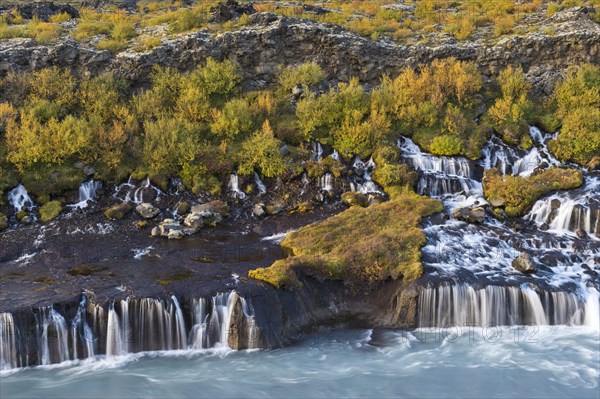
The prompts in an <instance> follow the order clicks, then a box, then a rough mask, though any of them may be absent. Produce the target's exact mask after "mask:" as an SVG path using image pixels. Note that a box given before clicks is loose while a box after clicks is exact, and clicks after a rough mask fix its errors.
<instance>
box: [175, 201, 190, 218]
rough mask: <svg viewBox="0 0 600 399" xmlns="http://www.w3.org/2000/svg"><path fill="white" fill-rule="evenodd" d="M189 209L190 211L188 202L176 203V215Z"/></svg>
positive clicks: (183, 213)
mask: <svg viewBox="0 0 600 399" xmlns="http://www.w3.org/2000/svg"><path fill="white" fill-rule="evenodd" d="M189 211H190V204H188V203H187V202H185V201H183V202H180V203H179V204H177V214H178V215H185V214H186V213H188V212H189Z"/></svg>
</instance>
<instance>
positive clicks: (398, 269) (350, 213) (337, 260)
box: [248, 189, 443, 289]
mask: <svg viewBox="0 0 600 399" xmlns="http://www.w3.org/2000/svg"><path fill="white" fill-rule="evenodd" d="M442 209H443V207H442V204H441V203H440V202H439V201H437V200H433V199H431V198H427V197H422V196H420V195H417V194H415V193H413V192H410V191H409V190H407V189H403V190H400V192H399V193H398V194H397V195H395V196H394V199H393V200H391V201H389V202H386V203H383V204H378V205H372V206H370V207H368V208H361V207H351V208H349V209H347V210H346V211H344V212H342V213H340V214H338V215H335V216H332V217H330V218H329V219H326V220H324V221H322V222H318V223H314V224H311V225H308V226H306V227H303V228H301V229H299V230H297V231H296V232H293V233H291V234H289V235H288V236H287V237H286V238H285V239H284V240H283V242H282V243H281V246H282V247H283V248H284V249H286V250H287V251H289V253H291V256H290V257H288V258H286V259H282V260H278V261H276V262H275V263H273V264H272V265H271V266H270V267H267V268H258V269H255V270H251V271H250V272H249V273H248V275H249V277H251V278H253V279H256V280H261V281H265V282H267V283H269V284H271V285H273V286H275V287H277V288H288V289H295V288H299V287H301V286H302V283H301V282H300V280H299V279H298V274H297V273H304V274H307V275H311V276H314V277H317V278H329V279H335V280H344V281H347V282H349V283H350V284H352V285H353V286H354V287H356V288H358V287H361V286H363V287H370V286H373V284H375V283H377V282H380V281H383V280H386V279H388V278H392V279H398V278H401V279H403V280H404V281H406V282H411V281H414V280H415V279H417V278H419V277H420V276H421V275H422V274H423V266H422V264H421V247H422V246H424V245H425V234H424V233H423V231H422V230H421V229H420V228H419V222H420V221H421V219H422V218H423V217H425V216H429V215H431V214H434V213H436V212H440V211H441V210H442Z"/></svg>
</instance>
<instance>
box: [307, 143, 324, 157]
mask: <svg viewBox="0 0 600 399" xmlns="http://www.w3.org/2000/svg"><path fill="white" fill-rule="evenodd" d="M310 153H311V156H310V158H311V159H312V160H313V161H320V160H321V158H323V147H322V146H321V143H319V142H318V141H311V142H310Z"/></svg>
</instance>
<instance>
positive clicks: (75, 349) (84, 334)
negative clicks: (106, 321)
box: [70, 295, 96, 359]
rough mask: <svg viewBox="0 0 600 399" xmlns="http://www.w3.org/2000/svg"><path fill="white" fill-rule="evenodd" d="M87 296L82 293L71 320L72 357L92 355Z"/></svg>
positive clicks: (92, 343)
mask: <svg viewBox="0 0 600 399" xmlns="http://www.w3.org/2000/svg"><path fill="white" fill-rule="evenodd" d="M86 313H87V298H86V297H85V295H82V299H81V302H80V303H79V308H78V309H77V314H76V315H75V317H74V318H73V321H72V322H71V331H70V332H71V345H72V355H73V359H80V358H86V357H93V356H94V355H95V352H96V351H95V349H94V334H93V332H92V329H91V327H90V326H89V324H88V322H87V317H86Z"/></svg>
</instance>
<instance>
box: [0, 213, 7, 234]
mask: <svg viewBox="0 0 600 399" xmlns="http://www.w3.org/2000/svg"><path fill="white" fill-rule="evenodd" d="M6 228H8V218H7V217H6V215H5V214H3V213H2V212H0V231H2V230H5V229H6Z"/></svg>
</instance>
